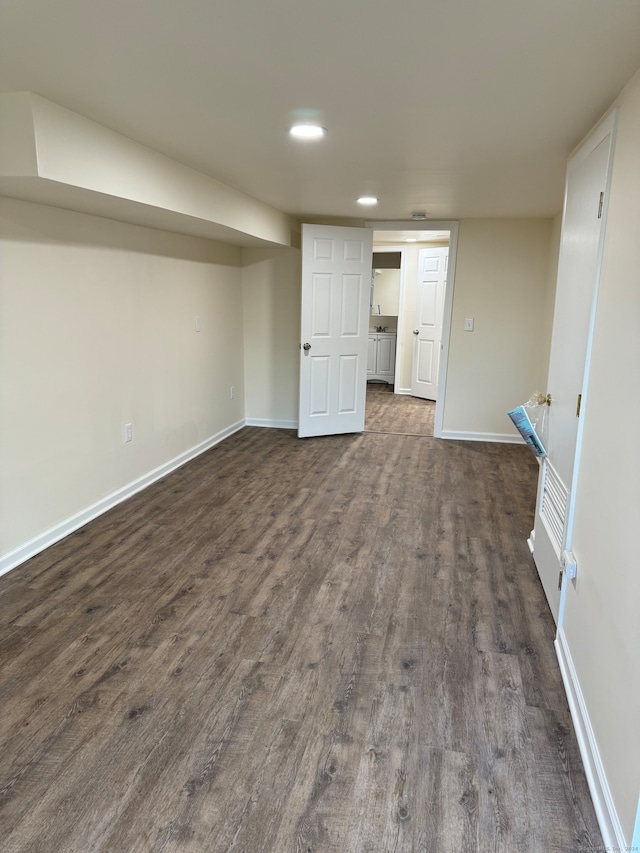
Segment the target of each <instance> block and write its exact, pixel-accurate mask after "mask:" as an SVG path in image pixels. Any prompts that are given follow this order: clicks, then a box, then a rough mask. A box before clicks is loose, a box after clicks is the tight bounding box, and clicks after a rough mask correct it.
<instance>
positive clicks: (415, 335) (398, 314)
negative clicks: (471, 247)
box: [365, 222, 457, 436]
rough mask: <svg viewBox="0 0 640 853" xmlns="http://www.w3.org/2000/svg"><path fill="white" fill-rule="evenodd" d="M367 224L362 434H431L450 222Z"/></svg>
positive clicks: (445, 322) (436, 410)
mask: <svg viewBox="0 0 640 853" xmlns="http://www.w3.org/2000/svg"><path fill="white" fill-rule="evenodd" d="M393 226H395V227H393ZM367 227H370V228H372V229H373V231H374V234H373V269H372V285H371V300H370V301H371V322H370V327H369V358H368V364H367V368H368V369H367V377H368V381H367V401H366V414H365V431H368V432H392V433H397V434H411V435H431V436H433V435H436V436H438V435H439V432H441V430H442V420H443V412H444V399H445V396H446V366H447V357H448V342H449V330H450V319H451V307H452V299H453V276H454V269H455V249H456V242H457V223H452V222H438V223H436V222H429V223H427V222H420V223H416V222H409V223H373V222H371V223H367ZM394 276H395V277H394ZM438 276H439V279H438ZM391 347H392V348H393V350H394V352H393V358H392V363H390V358H389V350H390V348H391Z"/></svg>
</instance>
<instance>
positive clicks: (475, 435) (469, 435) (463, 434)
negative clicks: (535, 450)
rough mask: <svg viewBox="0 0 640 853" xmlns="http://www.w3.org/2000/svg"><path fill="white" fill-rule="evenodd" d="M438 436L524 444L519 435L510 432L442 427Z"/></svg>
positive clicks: (457, 439)
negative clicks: (474, 430)
mask: <svg viewBox="0 0 640 853" xmlns="http://www.w3.org/2000/svg"><path fill="white" fill-rule="evenodd" d="M439 437H440V438H448V439H452V440H455V441H496V442H499V443H500V444H524V443H525V442H524V439H523V438H522V436H520V435H513V434H512V433H510V432H467V431H466V430H454V429H443V430H442V433H441V434H440V436H439Z"/></svg>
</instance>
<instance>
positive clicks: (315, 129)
mask: <svg viewBox="0 0 640 853" xmlns="http://www.w3.org/2000/svg"><path fill="white" fill-rule="evenodd" d="M326 132H327V129H326V127H320V125H319V124H294V125H293V127H292V128H291V129H290V130H289V133H290V134H291V136H293V137H295V138H296V139H322V137H323V136H325V134H326Z"/></svg>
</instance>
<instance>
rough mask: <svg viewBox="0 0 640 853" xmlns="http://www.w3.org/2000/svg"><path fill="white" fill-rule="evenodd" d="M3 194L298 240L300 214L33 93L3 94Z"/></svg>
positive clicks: (248, 237)
mask: <svg viewBox="0 0 640 853" xmlns="http://www.w3.org/2000/svg"><path fill="white" fill-rule="evenodd" d="M0 127H1V128H2V132H1V133H0V195H5V196H8V197H10V198H19V199H23V200H25V201H33V202H37V203H40V204H48V205H52V206H55V207H62V208H67V209H69V210H76V211H80V212H82V213H89V214H93V215H96V216H104V217H107V218H109V219H116V220H120V221H122V222H129V223H131V224H134V225H146V226H148V227H151V228H160V229H162V230H165V231H175V232H177V233H181V234H190V235H193V236H196V237H205V238H208V239H214V240H219V241H222V242H226V243H232V244H234V245H239V246H261V245H269V244H270V245H279V246H290V245H291V232H292V229H293V228H294V226H295V222H294V220H293V219H292V218H291V217H289V216H287V215H286V214H284V213H282V212H281V211H279V210H276V209H275V208H273V207H270V206H269V205H266V204H263V203H262V202H260V201H258V200H257V199H254V198H251V197H250V196H248V195H245V194H244V193H241V192H239V191H238V190H235V189H233V188H232V187H228V186H226V185H225V184H222V183H220V182H219V181H216V180H214V179H213V178H211V177H209V176H208V175H204V174H202V173H201V172H197V171H195V170H194V169H190V168H189V167H187V166H184V165H183V164H181V163H178V162H177V161H176V160H172V159H171V158H170V157H166V156H165V155H164V154H160V153H159V152H157V151H154V150H153V149H151V148H148V147H147V146H145V145H141V144H140V143H138V142H134V141H133V140H131V139H128V138H127V137H125V136H122V135H121V134H119V133H116V132H114V131H112V130H109V128H107V127H104V126H103V125H100V124H97V123H96V122H94V121H91V120H90V119H87V118H85V117H84V116H81V115H79V114H78V113H74V112H72V111H71V110H68V109H66V108H64V107H61V106H59V105H58V104H54V103H53V102H51V101H48V100H46V99H45V98H41V97H40V96H38V95H34V94H32V93H30V92H17V93H9V94H2V95H0Z"/></svg>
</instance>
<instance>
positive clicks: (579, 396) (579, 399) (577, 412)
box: [576, 394, 582, 418]
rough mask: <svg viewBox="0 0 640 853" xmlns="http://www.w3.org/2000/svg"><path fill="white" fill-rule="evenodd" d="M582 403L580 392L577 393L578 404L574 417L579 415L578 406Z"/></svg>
mask: <svg viewBox="0 0 640 853" xmlns="http://www.w3.org/2000/svg"><path fill="white" fill-rule="evenodd" d="M581 405H582V394H578V405H577V406H576V417H577V418H579V417H580V406H581Z"/></svg>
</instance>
